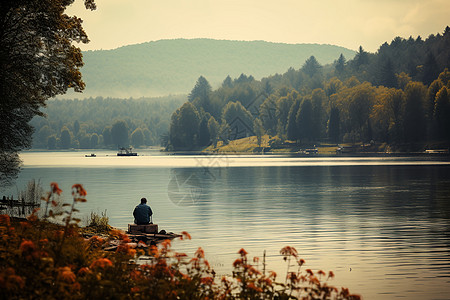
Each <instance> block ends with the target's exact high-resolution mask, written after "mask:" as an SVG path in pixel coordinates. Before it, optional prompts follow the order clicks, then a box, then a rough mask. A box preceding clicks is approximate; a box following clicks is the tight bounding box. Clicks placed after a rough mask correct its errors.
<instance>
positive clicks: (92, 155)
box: [84, 153, 97, 157]
mask: <svg viewBox="0 0 450 300" xmlns="http://www.w3.org/2000/svg"><path fill="white" fill-rule="evenodd" d="M84 157H97V155H95V153H91V154H86V155H85V156H84Z"/></svg>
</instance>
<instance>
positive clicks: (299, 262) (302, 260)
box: [298, 258, 305, 266]
mask: <svg viewBox="0 0 450 300" xmlns="http://www.w3.org/2000/svg"><path fill="white" fill-rule="evenodd" d="M298 264H299V265H300V266H303V265H304V264H305V260H304V259H303V258H301V259H300V260H299V261H298Z"/></svg>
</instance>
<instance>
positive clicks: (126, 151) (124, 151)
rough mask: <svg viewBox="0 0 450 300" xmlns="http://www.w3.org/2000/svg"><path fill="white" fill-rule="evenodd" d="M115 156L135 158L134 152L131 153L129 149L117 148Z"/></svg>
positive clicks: (131, 150)
mask: <svg viewBox="0 0 450 300" xmlns="http://www.w3.org/2000/svg"><path fill="white" fill-rule="evenodd" d="M117 156H137V153H136V152H133V149H132V148H131V147H130V148H119V152H118V153H117Z"/></svg>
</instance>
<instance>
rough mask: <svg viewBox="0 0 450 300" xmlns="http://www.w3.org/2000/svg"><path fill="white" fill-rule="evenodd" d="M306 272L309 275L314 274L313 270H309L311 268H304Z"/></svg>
mask: <svg viewBox="0 0 450 300" xmlns="http://www.w3.org/2000/svg"><path fill="white" fill-rule="evenodd" d="M306 273H308V274H309V275H311V276H312V275H314V272H313V271H311V269H306Z"/></svg>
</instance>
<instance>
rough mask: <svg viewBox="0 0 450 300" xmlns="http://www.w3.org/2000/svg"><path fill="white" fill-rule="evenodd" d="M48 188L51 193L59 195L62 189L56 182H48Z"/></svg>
mask: <svg viewBox="0 0 450 300" xmlns="http://www.w3.org/2000/svg"><path fill="white" fill-rule="evenodd" d="M50 188H51V189H52V193H53V194H57V195H61V193H62V190H61V189H60V188H59V186H58V184H57V183H56V182H50Z"/></svg>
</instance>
